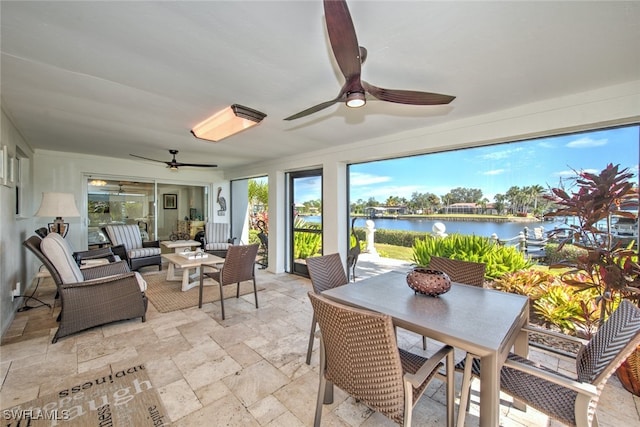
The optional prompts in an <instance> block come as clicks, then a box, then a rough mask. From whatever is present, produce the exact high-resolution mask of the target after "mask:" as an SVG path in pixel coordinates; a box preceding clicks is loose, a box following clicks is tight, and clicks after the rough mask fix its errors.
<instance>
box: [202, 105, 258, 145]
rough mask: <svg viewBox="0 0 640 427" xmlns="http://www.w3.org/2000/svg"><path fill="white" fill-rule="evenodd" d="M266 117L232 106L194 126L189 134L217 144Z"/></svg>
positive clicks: (247, 109)
mask: <svg viewBox="0 0 640 427" xmlns="http://www.w3.org/2000/svg"><path fill="white" fill-rule="evenodd" d="M266 116H267V115H266V114H264V113H261V112H260V111H257V110H254V109H252V108H248V107H244V106H242V105H238V104H233V105H232V106H230V107H227V108H225V109H224V110H221V111H219V112H217V113H216V114H214V115H213V116H211V117H209V118H208V119H206V120H204V121H202V122H201V123H198V124H197V125H195V126H194V127H193V129H191V133H192V134H193V136H195V137H196V138H199V139H204V140H207V141H213V142H218V141H221V140H223V139H224V138H227V137H229V136H231V135H235V134H236V133H238V132H242V131H243V130H245V129H248V128H250V127H253V126H255V125H257V124H259V123H260V122H261V121H262V119H264V118H265V117H266Z"/></svg>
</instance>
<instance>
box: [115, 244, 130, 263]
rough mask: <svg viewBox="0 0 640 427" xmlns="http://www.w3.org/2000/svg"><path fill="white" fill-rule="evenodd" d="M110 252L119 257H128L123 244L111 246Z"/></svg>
mask: <svg viewBox="0 0 640 427" xmlns="http://www.w3.org/2000/svg"><path fill="white" fill-rule="evenodd" d="M111 252H113V254H114V255H116V256H119V257H120V259H124V260H126V259H129V257H128V256H127V250H126V249H125V247H124V245H116V246H111Z"/></svg>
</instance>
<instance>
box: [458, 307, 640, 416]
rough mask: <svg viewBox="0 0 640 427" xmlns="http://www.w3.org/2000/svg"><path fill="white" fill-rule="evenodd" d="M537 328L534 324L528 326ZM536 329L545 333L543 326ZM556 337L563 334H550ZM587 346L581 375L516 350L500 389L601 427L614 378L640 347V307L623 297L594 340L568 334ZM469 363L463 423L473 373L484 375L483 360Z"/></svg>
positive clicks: (580, 361)
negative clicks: (604, 396)
mask: <svg viewBox="0 0 640 427" xmlns="http://www.w3.org/2000/svg"><path fill="white" fill-rule="evenodd" d="M527 329H528V330H531V329H530V328H527ZM535 332H537V333H541V331H540V330H539V329H537V328H536V329H535ZM549 334H550V335H553V336H555V337H556V338H558V337H560V336H561V334H557V333H552V332H550V333H549ZM562 337H564V338H565V339H568V340H571V341H579V342H581V343H582V344H583V346H582V347H581V349H580V350H579V351H578V354H577V357H576V373H577V376H576V377H575V378H572V377H569V376H567V375H563V374H561V373H558V372H555V371H554V370H551V369H548V368H546V367H544V366H539V365H536V364H535V363H534V362H532V361H530V360H528V359H524V358H522V357H519V356H516V355H514V354H510V355H509V357H508V358H507V361H506V362H505V364H504V366H503V368H502V371H501V372H500V388H501V389H502V391H503V392H505V393H507V394H509V395H511V396H513V398H514V399H517V400H520V401H522V402H524V403H526V404H527V405H529V406H531V407H532V408H535V409H537V410H538V411H540V412H543V413H544V414H546V415H548V416H549V417H550V418H552V419H554V420H558V421H560V422H562V423H564V424H566V425H568V426H577V427H591V426H597V425H598V418H597V415H596V406H597V405H598V400H599V399H600V394H601V393H602V389H603V388H604V386H605V384H606V382H607V380H608V379H609V377H610V376H611V375H612V374H613V373H614V372H615V370H616V369H617V368H618V367H619V366H620V364H622V362H624V361H625V360H626V358H627V357H628V356H629V355H630V354H631V353H632V352H633V351H634V350H635V349H636V348H637V347H638V345H640V308H638V307H636V306H634V305H633V304H632V303H630V302H629V301H628V300H623V301H622V302H621V303H620V305H619V306H618V308H617V309H616V311H614V312H613V313H612V314H611V316H609V318H608V319H607V320H606V321H605V323H604V324H603V325H602V326H601V327H600V329H599V330H598V332H597V333H596V334H595V335H594V336H593V338H592V339H591V340H590V341H584V340H579V339H577V338H573V337H570V336H566V335H564V336H562ZM473 362H474V363H467V364H466V365H465V368H466V369H465V370H464V376H463V379H462V393H461V396H460V407H459V409H458V410H459V413H458V425H459V426H463V425H464V419H465V415H466V410H467V402H468V399H469V390H470V387H471V377H472V376H480V364H479V363H477V361H476V360H475V359H474V361H473Z"/></svg>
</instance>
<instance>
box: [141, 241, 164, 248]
mask: <svg viewBox="0 0 640 427" xmlns="http://www.w3.org/2000/svg"><path fill="white" fill-rule="evenodd" d="M142 247H143V248H159V247H160V241H159V240H152V241H150V242H142Z"/></svg>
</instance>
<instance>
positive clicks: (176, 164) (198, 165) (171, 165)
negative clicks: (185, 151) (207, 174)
mask: <svg viewBox="0 0 640 427" xmlns="http://www.w3.org/2000/svg"><path fill="white" fill-rule="evenodd" d="M169 153H171V154H172V155H173V159H171V161H169V162H165V161H163V160H155V159H150V158H148V157H142V156H136V155H135V154H129V155H130V156H133V157H137V158H139V159H144V160H151V161H152V162H158V163H165V164H166V165H167V167H168V168H169V169H171V170H178V168H179V167H180V166H190V167H195V168H217V167H218V165H207V164H201V163H182V162H179V161H177V160H176V154H178V150H169Z"/></svg>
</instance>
